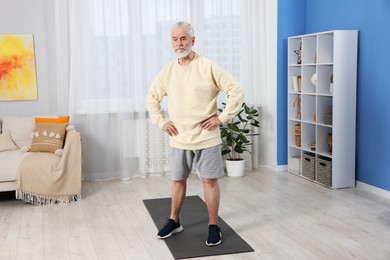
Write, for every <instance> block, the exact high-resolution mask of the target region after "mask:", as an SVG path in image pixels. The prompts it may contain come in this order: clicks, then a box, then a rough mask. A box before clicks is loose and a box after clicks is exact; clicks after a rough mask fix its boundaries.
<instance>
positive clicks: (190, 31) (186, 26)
mask: <svg viewBox="0 0 390 260" xmlns="http://www.w3.org/2000/svg"><path fill="white" fill-rule="evenodd" d="M176 28H184V29H186V30H187V31H188V34H189V35H190V37H194V28H192V26H191V24H189V23H187V22H177V23H175V24H174V25H173V26H172V31H173V29H176Z"/></svg>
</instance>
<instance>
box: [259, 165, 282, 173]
mask: <svg viewBox="0 0 390 260" xmlns="http://www.w3.org/2000/svg"><path fill="white" fill-rule="evenodd" d="M262 167H264V168H268V169H270V170H273V171H277V172H280V171H287V169H288V168H287V165H259V167H258V168H262Z"/></svg>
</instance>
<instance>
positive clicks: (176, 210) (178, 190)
mask: <svg viewBox="0 0 390 260" xmlns="http://www.w3.org/2000/svg"><path fill="white" fill-rule="evenodd" d="M186 190H187V180H181V181H173V182H172V203H171V215H170V216H169V218H170V219H173V220H174V221H175V222H176V223H177V222H178V220H179V214H180V210H181V207H182V205H183V202H184V199H185V196H186Z"/></svg>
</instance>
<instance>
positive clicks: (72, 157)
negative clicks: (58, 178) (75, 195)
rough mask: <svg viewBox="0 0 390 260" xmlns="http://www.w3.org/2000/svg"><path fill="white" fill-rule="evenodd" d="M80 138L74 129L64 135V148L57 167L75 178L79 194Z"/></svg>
mask: <svg viewBox="0 0 390 260" xmlns="http://www.w3.org/2000/svg"><path fill="white" fill-rule="evenodd" d="M81 164H82V159H81V137H80V133H79V132H77V131H76V130H75V129H72V130H69V131H68V132H67V133H66V138H65V143H64V148H63V152H62V156H61V160H60V162H59V165H58V166H60V167H61V168H62V169H63V170H65V171H66V172H67V174H71V175H72V176H73V178H76V180H77V183H78V184H79V185H80V188H79V190H80V192H81Z"/></svg>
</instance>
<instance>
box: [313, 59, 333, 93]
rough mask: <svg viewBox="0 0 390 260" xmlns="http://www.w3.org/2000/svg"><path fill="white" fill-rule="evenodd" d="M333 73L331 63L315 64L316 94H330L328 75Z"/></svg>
mask: <svg viewBox="0 0 390 260" xmlns="http://www.w3.org/2000/svg"><path fill="white" fill-rule="evenodd" d="M332 73H333V65H318V66H317V94H323V95H331V94H332V93H331V91H330V77H331V75H332Z"/></svg>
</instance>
